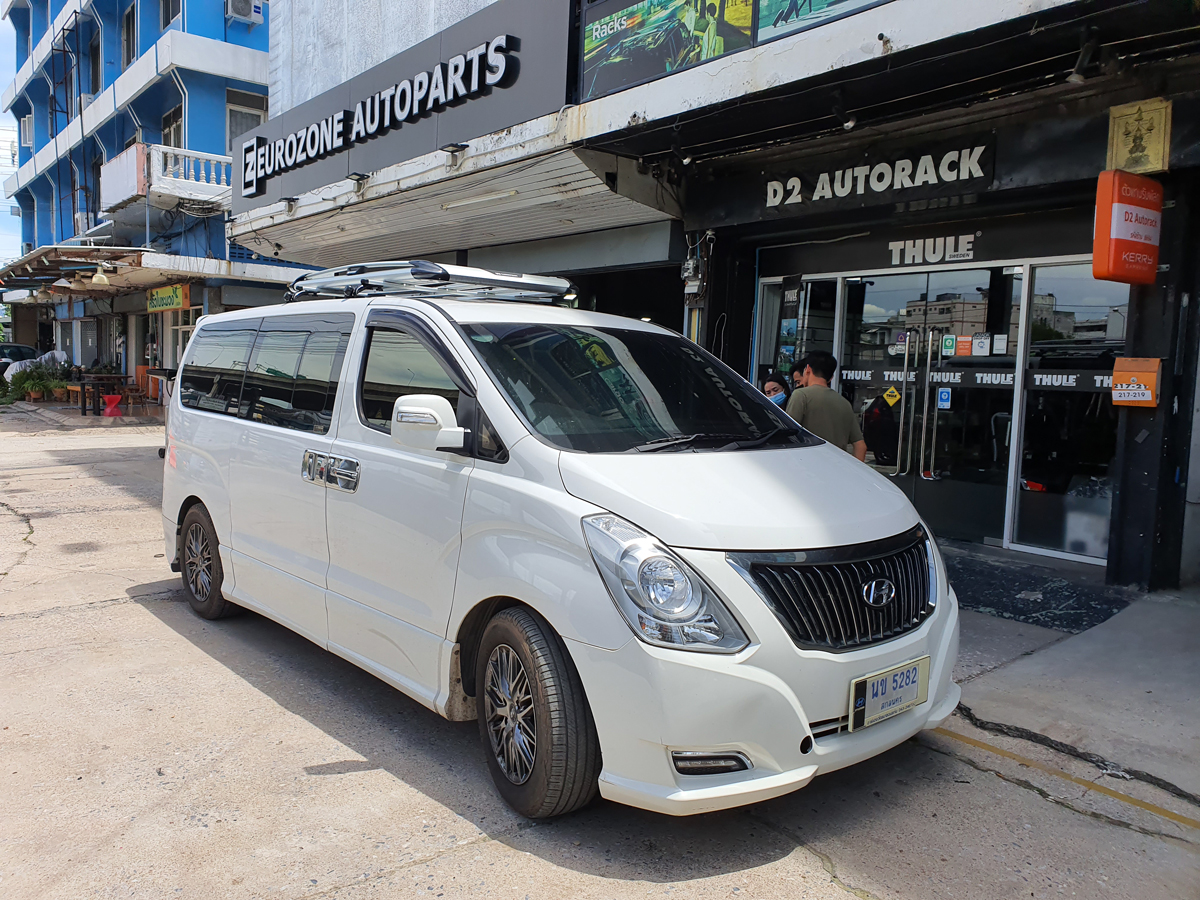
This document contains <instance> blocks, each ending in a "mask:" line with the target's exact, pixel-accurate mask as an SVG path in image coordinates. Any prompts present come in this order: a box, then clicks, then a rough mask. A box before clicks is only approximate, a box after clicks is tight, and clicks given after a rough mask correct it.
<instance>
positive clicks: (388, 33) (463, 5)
mask: <svg viewBox="0 0 1200 900" xmlns="http://www.w3.org/2000/svg"><path fill="white" fill-rule="evenodd" d="M492 2H494V0H435V2H430V0H287V2H285V3H273V4H272V5H271V71H270V76H269V77H270V86H271V107H270V115H271V117H272V118H274V117H275V116H277V115H279V114H280V113H284V112H287V111H288V110H289V109H291V108H292V107H294V106H298V105H299V104H301V103H303V102H304V101H305V100H311V99H312V98H313V97H315V96H317V94H320V93H323V92H324V91H327V90H329V89H330V88H332V87H337V86H338V85H339V84H341V83H342V82H343V81H347V80H348V79H350V78H353V77H354V76H355V75H358V74H359V73H361V72H365V71H366V70H367V69H369V68H371V67H372V66H374V65H377V64H378V63H381V62H383V61H384V60H385V59H390V58H391V57H393V56H395V55H396V54H397V53H399V52H400V51H401V50H407V49H408V48H409V47H411V46H413V45H414V44H418V43H420V42H421V41H423V40H425V38H427V37H431V36H432V35H435V34H437V33H438V32H439V31H442V30H444V29H446V28H448V27H450V26H451V25H453V24H454V23H455V22H460V21H462V20H463V19H465V18H466V17H467V16H469V15H471V14H472V13H476V12H478V11H479V10H481V9H483V8H484V7H485V6H488V5H490V4H491V3H492Z"/></svg>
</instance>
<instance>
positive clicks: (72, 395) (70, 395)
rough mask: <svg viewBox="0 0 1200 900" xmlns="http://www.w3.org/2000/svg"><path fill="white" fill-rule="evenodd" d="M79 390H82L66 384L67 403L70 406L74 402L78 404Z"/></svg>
mask: <svg viewBox="0 0 1200 900" xmlns="http://www.w3.org/2000/svg"><path fill="white" fill-rule="evenodd" d="M81 390H83V388H81V387H80V386H79V385H77V384H68V385H67V401H68V402H69V403H71V404H72V405H74V404H75V403H76V402H78V401H79V392H80V391H81Z"/></svg>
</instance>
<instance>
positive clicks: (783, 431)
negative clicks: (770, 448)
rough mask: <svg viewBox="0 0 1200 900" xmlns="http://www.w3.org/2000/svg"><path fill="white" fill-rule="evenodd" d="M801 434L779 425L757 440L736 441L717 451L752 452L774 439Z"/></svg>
mask: <svg viewBox="0 0 1200 900" xmlns="http://www.w3.org/2000/svg"><path fill="white" fill-rule="evenodd" d="M799 433H800V431H799V429H797V428H791V427H789V426H787V425H779V426H778V427H776V428H772V429H771V430H770V431H768V432H767V433H766V434H763V435H759V436H758V437H756V438H747V439H745V440H736V441H733V442H732V443H729V444H726V445H725V446H724V447H718V448H717V449H718V450H752V449H754V448H755V447H761V446H762V445H763V444H765V443H767V441H770V440H772V439H773V438H777V437H782V436H783V435H787V436H789V437H790V436H792V435H794V434H799Z"/></svg>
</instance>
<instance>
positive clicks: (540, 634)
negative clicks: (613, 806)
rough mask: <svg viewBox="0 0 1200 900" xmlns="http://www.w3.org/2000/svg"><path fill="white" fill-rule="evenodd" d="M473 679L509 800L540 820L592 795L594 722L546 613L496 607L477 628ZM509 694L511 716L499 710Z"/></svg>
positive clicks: (497, 776)
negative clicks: (479, 633)
mask: <svg viewBox="0 0 1200 900" xmlns="http://www.w3.org/2000/svg"><path fill="white" fill-rule="evenodd" d="M514 663H515V665H514ZM522 675H523V676H524V678H523V679H522ZM489 679H490V680H489ZM506 683H507V687H506V686H505V685H506ZM475 684H476V686H477V687H476V697H477V698H478V709H479V736H480V739H481V741H482V742H483V749H484V753H485V754H486V755H487V761H488V769H489V770H490V771H491V773H492V780H493V781H494V782H495V783H496V789H497V790H498V791H499V792H500V795H501V796H502V797H503V798H504V800H505V802H506V803H508V805H509V806H511V807H512V808H513V809H514V810H516V811H517V812H518V813H520V814H521V815H523V816H527V817H528V818H530V819H545V818H550V817H552V816H561V815H564V814H565V813H569V812H574V811H575V810H577V809H580V808H581V807H584V806H586V805H587V804H588V803H590V802H591V801H592V800H593V799H594V798H595V796H596V793H597V789H598V784H597V780H598V779H599V777H600V765H601V760H600V742H599V740H598V739H597V738H596V723H595V722H594V721H593V719H592V710H591V707H590V706H589V705H588V701H587V695H586V694H584V692H583V684H582V683H581V682H580V680H579V673H578V672H577V671H576V670H575V665H574V663H573V662H572V661H571V657H570V656H569V655H568V654H567V648H566V646H565V645H564V644H563V642H562V638H560V637H559V636H558V635H557V634H556V633H555V631H554V629H553V628H551V627H550V624H549V623H548V622H547V621H546V620H545V619H543V618H542V617H541V616H539V615H538V614H537V613H535V612H533V611H532V610H530V609H526V608H524V607H510V608H509V609H505V610H502V611H501V612H499V613H497V614H496V615H495V617H493V618H492V620H491V621H490V622H488V625H487V628H486V629H484V632H483V640H482V642H481V643H480V646H479V654H478V656H477V662H476V664H475ZM506 691H507V694H506V693H505V692H506ZM508 698H511V699H512V701H513V703H515V705H516V706H517V708H518V715H517V716H516V717H515V718H514V717H512V716H510V715H507V714H506V711H507V710H508V709H510V708H511V706H512V704H510V703H509V702H508ZM521 708H524V709H525V710H526V711H525V712H524V713H523V714H522V713H520V709H521ZM530 726H532V729H533V730H532V734H530V732H529V728H530ZM530 738H532V740H530ZM530 743H532V745H533V746H532V753H530V752H529V750H530V747H529V745H530Z"/></svg>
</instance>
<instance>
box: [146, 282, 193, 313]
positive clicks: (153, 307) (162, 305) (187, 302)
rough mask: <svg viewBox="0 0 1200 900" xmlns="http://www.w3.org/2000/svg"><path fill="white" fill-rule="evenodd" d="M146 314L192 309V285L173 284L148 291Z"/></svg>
mask: <svg viewBox="0 0 1200 900" xmlns="http://www.w3.org/2000/svg"><path fill="white" fill-rule="evenodd" d="M146 296H147V300H146V312H150V313H157V312H166V311H168V310H172V309H190V308H191V305H192V304H191V285H187V284H172V285H169V286H167V287H160V288H151V289H150V290H148V291H146Z"/></svg>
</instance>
